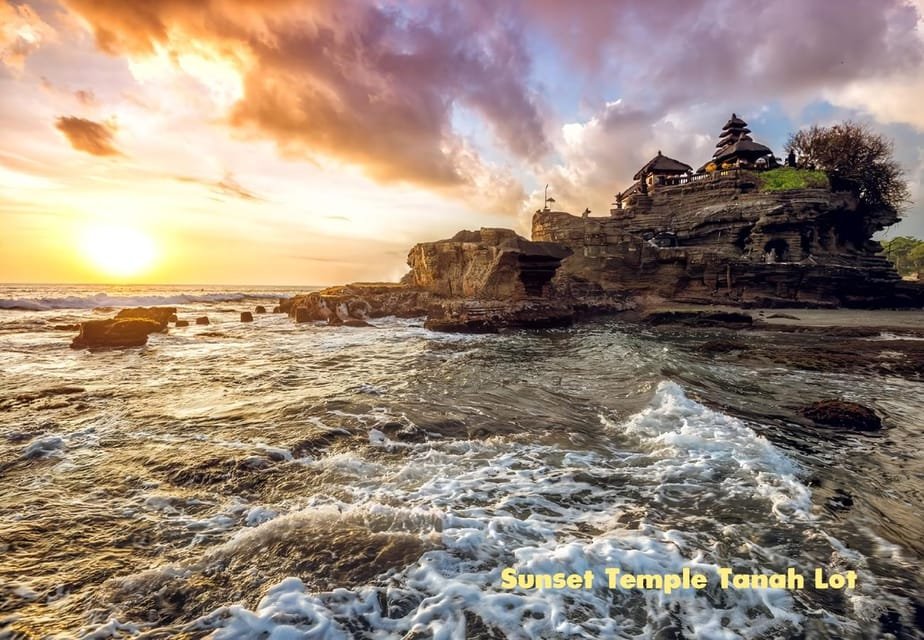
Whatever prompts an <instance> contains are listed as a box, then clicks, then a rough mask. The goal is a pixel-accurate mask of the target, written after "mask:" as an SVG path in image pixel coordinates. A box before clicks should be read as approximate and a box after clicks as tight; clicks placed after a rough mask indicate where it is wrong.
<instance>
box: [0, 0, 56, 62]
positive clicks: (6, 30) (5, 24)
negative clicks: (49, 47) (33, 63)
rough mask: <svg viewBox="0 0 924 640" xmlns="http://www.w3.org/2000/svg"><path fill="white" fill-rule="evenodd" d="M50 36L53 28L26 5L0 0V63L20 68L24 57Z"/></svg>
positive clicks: (24, 59) (52, 33)
mask: <svg viewBox="0 0 924 640" xmlns="http://www.w3.org/2000/svg"><path fill="white" fill-rule="evenodd" d="M52 37H54V30H53V29H52V28H51V27H50V26H48V25H47V24H46V23H45V22H44V21H43V20H42V19H41V18H40V17H39V16H38V15H37V14H36V13H35V11H33V10H32V9H30V8H29V7H28V6H27V5H24V4H19V5H12V4H10V3H9V2H7V0H0V64H4V65H6V66H8V67H10V68H12V69H15V70H22V67H23V64H24V63H25V61H26V57H27V56H28V55H29V54H30V53H32V52H33V51H35V50H36V49H38V48H39V47H40V46H42V42H44V41H45V40H48V39H50V38H52Z"/></svg>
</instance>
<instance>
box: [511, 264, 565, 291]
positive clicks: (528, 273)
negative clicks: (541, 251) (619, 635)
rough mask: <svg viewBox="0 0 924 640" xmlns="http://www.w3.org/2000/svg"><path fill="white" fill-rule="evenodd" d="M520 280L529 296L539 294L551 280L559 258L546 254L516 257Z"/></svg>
mask: <svg viewBox="0 0 924 640" xmlns="http://www.w3.org/2000/svg"><path fill="white" fill-rule="evenodd" d="M518 262H519V267H520V282H522V283H523V288H524V289H526V294H527V295H529V296H541V295H542V292H543V289H545V286H546V285H547V284H549V282H551V281H552V278H553V277H554V276H555V271H556V270H557V269H558V267H559V266H560V265H561V260H557V259H554V258H549V257H547V256H525V255H521V256H519V258H518Z"/></svg>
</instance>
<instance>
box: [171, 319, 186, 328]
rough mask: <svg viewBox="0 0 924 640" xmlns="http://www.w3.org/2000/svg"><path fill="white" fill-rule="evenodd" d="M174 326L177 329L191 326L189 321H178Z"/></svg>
mask: <svg viewBox="0 0 924 640" xmlns="http://www.w3.org/2000/svg"><path fill="white" fill-rule="evenodd" d="M173 326H175V327H188V326H189V320H177V321H176V322H175V323H174V325H173Z"/></svg>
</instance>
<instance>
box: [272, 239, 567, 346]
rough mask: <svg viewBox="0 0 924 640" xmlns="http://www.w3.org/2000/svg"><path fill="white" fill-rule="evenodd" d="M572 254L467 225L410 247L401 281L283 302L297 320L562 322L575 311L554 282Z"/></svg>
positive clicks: (443, 324)
mask: <svg viewBox="0 0 924 640" xmlns="http://www.w3.org/2000/svg"><path fill="white" fill-rule="evenodd" d="M569 255H571V250H570V249H568V248H567V247H565V246H563V245H560V244H556V243H544V242H530V241H529V240H526V239H525V238H522V237H520V236H518V235H517V234H516V233H515V232H514V231H511V230H510V229H481V230H479V231H460V232H459V233H457V234H456V235H455V236H453V237H452V238H450V239H448V240H440V241H437V242H425V243H421V244H418V245H416V246H415V247H414V248H413V249H411V251H410V253H409V254H408V265H409V266H410V267H411V271H410V272H409V273H408V274H407V276H405V278H404V279H403V280H402V282H401V283H400V284H382V283H377V284H372V283H356V284H352V285H346V286H343V287H331V288H329V289H325V290H323V291H317V292H314V293H311V294H308V295H305V296H297V297H295V298H293V299H292V300H291V301H286V303H285V304H284V305H283V304H281V305H280V306H281V307H283V306H284V309H285V310H286V311H287V312H288V313H289V315H291V316H292V317H294V318H295V319H296V321H298V322H317V321H324V320H326V321H328V322H330V323H332V324H337V323H344V322H350V321H351V320H362V321H364V320H366V319H373V318H376V317H380V316H384V315H395V316H404V317H410V316H422V315H426V316H427V321H426V326H427V327H429V328H432V329H439V330H444V331H468V332H487V331H497V330H498V329H500V328H505V327H540V326H541V327H549V326H562V325H567V324H569V323H570V322H571V320H572V317H573V315H574V309H573V307H572V305H571V304H570V303H569V301H567V300H563V299H560V298H557V297H556V295H555V292H554V290H553V288H552V286H551V281H552V279H553V277H554V276H555V272H556V271H557V270H558V268H559V267H560V266H561V261H562V260H563V259H564V258H566V257H567V256H569Z"/></svg>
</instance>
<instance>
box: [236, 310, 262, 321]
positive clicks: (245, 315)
mask: <svg viewBox="0 0 924 640" xmlns="http://www.w3.org/2000/svg"><path fill="white" fill-rule="evenodd" d="M264 311H265V309H264ZM241 322H253V314H252V313H250V312H249V311H241Z"/></svg>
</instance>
